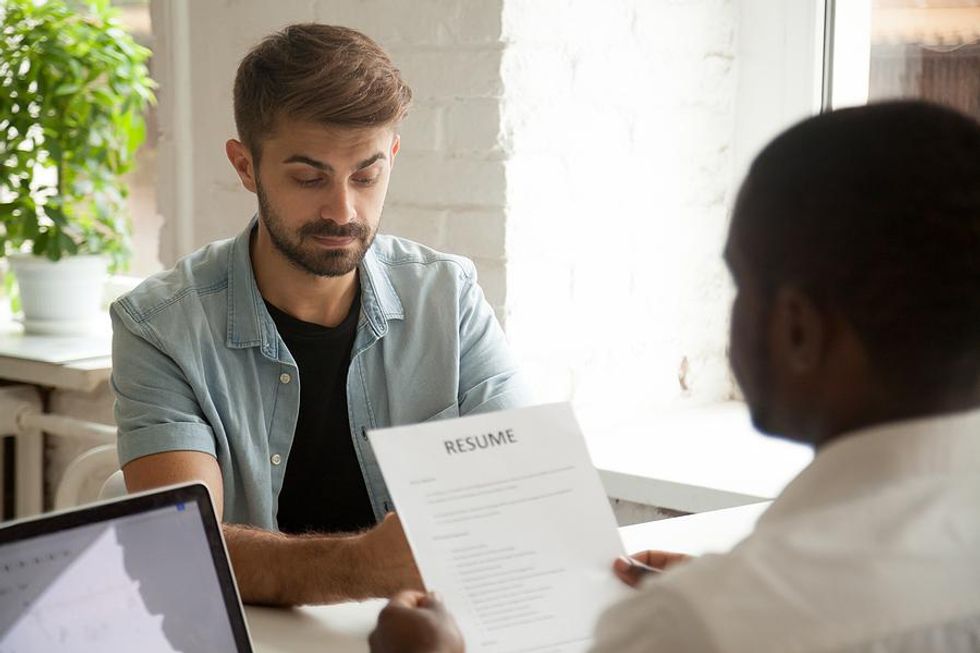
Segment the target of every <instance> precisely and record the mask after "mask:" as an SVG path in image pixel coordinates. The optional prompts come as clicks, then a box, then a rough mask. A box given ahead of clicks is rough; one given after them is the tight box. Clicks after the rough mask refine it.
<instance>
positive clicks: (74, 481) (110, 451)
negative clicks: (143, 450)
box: [54, 444, 126, 510]
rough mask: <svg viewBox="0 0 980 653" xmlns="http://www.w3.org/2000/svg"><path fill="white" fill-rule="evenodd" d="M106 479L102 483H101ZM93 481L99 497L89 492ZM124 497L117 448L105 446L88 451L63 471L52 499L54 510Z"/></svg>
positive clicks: (124, 490) (124, 486) (124, 488)
mask: <svg viewBox="0 0 980 653" xmlns="http://www.w3.org/2000/svg"><path fill="white" fill-rule="evenodd" d="M102 479H105V480H102ZM93 480H94V481H96V482H98V481H99V480H102V482H101V483H98V484H97V485H96V487H98V488H99V490H98V493H97V494H95V493H93V492H92V490H91V487H92V485H93ZM125 494H126V485H125V483H124V482H123V478H122V471H121V470H120V469H119V457H118V456H117V454H116V445H114V444H104V445H100V446H98V447H93V448H92V449H89V450H88V451H86V452H85V453H83V454H82V455H80V456H79V457H78V458H76V459H75V460H73V461H71V463H70V464H69V465H68V467H66V468H65V473H64V475H63V476H62V477H61V482H60V483H59V484H58V489H57V490H56V491H55V495H54V508H55V510H62V509H64V508H72V507H74V506H79V505H81V504H83V503H89V502H92V501H96V500H98V499H107V498H112V497H118V496H123V495H125Z"/></svg>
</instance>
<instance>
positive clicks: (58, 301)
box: [7, 254, 109, 335]
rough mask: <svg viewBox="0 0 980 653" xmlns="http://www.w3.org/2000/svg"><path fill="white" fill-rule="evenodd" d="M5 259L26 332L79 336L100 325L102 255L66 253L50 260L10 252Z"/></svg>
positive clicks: (105, 265)
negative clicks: (13, 280) (21, 310)
mask: <svg viewBox="0 0 980 653" xmlns="http://www.w3.org/2000/svg"><path fill="white" fill-rule="evenodd" d="M7 260H8V261H9V262H10V269H11V270H13V272H14V277H15V278H16V279H17V286H18V287H19V289H20V303H21V308H23V310H24V330H25V331H26V332H27V333H37V334H48V335H83V334H88V333H93V332H96V331H99V330H101V329H102V328H104V324H105V317H104V316H103V314H102V297H103V293H104V290H105V282H106V279H107V278H108V267H109V260H108V259H107V258H106V257H104V256H66V257H64V258H62V259H61V260H60V261H57V262H54V261H50V260H48V259H46V258H41V257H39V256H32V255H30V254H13V255H10V256H8V257H7Z"/></svg>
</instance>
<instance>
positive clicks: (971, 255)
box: [735, 101, 980, 392]
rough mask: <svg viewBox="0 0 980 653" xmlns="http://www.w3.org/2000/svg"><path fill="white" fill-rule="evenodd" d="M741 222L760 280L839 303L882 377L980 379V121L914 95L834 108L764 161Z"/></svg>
mask: <svg viewBox="0 0 980 653" xmlns="http://www.w3.org/2000/svg"><path fill="white" fill-rule="evenodd" d="M735 220H736V223H737V225H738V229H739V231H740V232H741V233H742V234H743V235H744V237H745V242H747V243H750V244H751V250H750V251H747V254H748V258H749V259H750V260H749V263H748V264H749V265H750V266H751V267H752V271H753V272H754V273H755V275H756V277H757V278H758V279H760V281H761V283H762V285H763V287H764V288H768V289H769V291H771V290H774V289H775V288H776V287H778V286H779V285H781V284H793V285H796V286H797V287H799V288H801V289H802V290H803V291H804V292H806V293H807V294H808V295H810V296H811V297H812V298H813V299H814V300H815V301H816V302H817V303H818V304H821V305H824V306H826V307H830V308H833V309H834V310H837V311H839V312H840V313H841V314H842V315H843V316H844V317H845V318H846V319H847V320H848V321H849V322H850V323H851V324H852V325H853V327H854V328H855V330H856V332H857V333H858V335H859V337H860V338H861V339H862V341H863V343H864V345H865V347H866V348H867V351H868V352H869V356H870V357H871V362H872V365H873V366H874V367H875V370H876V373H877V375H878V376H879V379H880V381H881V382H883V383H885V384H887V385H889V386H890V387H891V388H892V389H893V390H897V389H901V390H903V391H905V392H909V391H912V392H918V391H923V390H924V389H925V390H926V391H929V392H932V391H937V392H941V391H944V390H948V389H953V388H955V389H959V390H967V391H969V390H971V389H975V388H976V387H977V384H978V382H980V123H977V122H976V121H975V120H973V119H972V118H969V117H967V116H965V115H962V114H960V113H957V112H956V111H953V110H952V109H949V108H946V107H942V106H938V105H934V104H929V103H926V102H918V101H901V102H886V103H881V104H873V105H869V106H865V107H858V108H850V109H842V110H839V111H832V112H829V113H825V114H822V115H819V116H816V117H814V118H811V119H809V120H805V121H803V122H802V123H800V124H798V125H796V126H794V127H792V128H790V129H789V130H788V131H786V132H784V133H783V134H781V135H780V136H779V137H777V138H776V139H775V140H774V141H773V142H772V143H770V144H769V145H768V146H767V147H766V148H765V149H764V150H763V151H762V153H761V154H759V156H758V157H757V158H756V160H755V161H754V163H753V164H752V167H751V169H750V170H749V174H748V177H747V179H746V182H745V184H744V185H743V187H742V191H741V193H740V194H739V199H738V202H737V204H736V210H735Z"/></svg>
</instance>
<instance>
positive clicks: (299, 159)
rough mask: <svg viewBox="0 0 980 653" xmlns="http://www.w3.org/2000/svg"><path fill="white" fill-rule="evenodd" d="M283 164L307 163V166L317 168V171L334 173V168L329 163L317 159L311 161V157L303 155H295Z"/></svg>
mask: <svg viewBox="0 0 980 653" xmlns="http://www.w3.org/2000/svg"><path fill="white" fill-rule="evenodd" d="M283 163H305V164H306V165H308V166H310V167H312V168H316V169H317V170H323V171H325V172H333V166H331V165H330V164H329V163H324V162H323V161H317V160H316V159H311V158H310V157H308V156H306V155H303V154H294V155H292V156H291V157H289V158H288V159H286V160H285V161H283Z"/></svg>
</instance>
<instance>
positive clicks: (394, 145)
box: [391, 134, 402, 165]
mask: <svg viewBox="0 0 980 653" xmlns="http://www.w3.org/2000/svg"><path fill="white" fill-rule="evenodd" d="M401 147H402V137H401V135H400V134H395V137H394V138H393V139H392V141H391V165H394V164H395V156H397V155H398V150H400V149H401Z"/></svg>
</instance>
